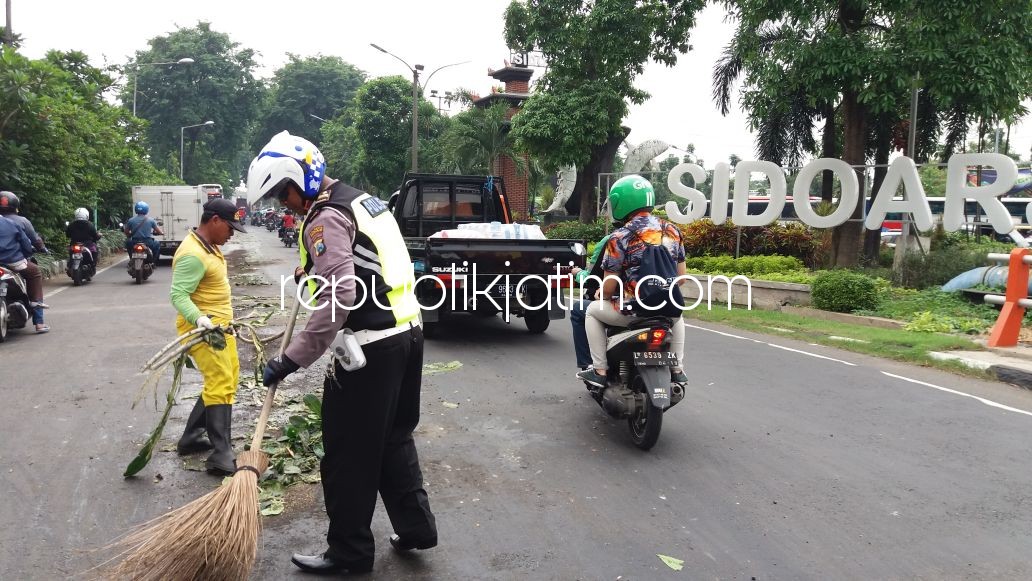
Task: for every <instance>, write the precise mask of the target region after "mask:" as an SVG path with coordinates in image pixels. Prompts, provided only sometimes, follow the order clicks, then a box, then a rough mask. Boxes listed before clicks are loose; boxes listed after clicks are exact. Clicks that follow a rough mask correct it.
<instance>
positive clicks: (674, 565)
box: [656, 553, 684, 571]
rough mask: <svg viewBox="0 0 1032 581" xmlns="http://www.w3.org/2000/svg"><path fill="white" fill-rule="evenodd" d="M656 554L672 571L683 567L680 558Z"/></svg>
mask: <svg viewBox="0 0 1032 581" xmlns="http://www.w3.org/2000/svg"><path fill="white" fill-rule="evenodd" d="M656 556H657V557H659V558H660V560H662V561H663V563H664V564H665V565H666V566H667V567H670V568H671V569H673V570H674V571H680V570H681V569H684V561H683V560H681V559H675V558H673V557H668V556H666V555H660V554H659V553H656Z"/></svg>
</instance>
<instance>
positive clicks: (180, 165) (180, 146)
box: [179, 121, 215, 180]
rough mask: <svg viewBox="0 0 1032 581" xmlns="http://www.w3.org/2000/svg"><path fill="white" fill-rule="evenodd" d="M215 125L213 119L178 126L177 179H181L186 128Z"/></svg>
mask: <svg viewBox="0 0 1032 581" xmlns="http://www.w3.org/2000/svg"><path fill="white" fill-rule="evenodd" d="M212 125H215V122H214V121H205V122H204V123H198V124H197V125H187V126H185V127H180V128H179V179H180V180H182V179H183V136H184V135H185V134H186V130H187V129H190V128H192V127H210V126H212Z"/></svg>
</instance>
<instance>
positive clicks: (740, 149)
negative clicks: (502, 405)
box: [12, 0, 1032, 166]
mask: <svg viewBox="0 0 1032 581" xmlns="http://www.w3.org/2000/svg"><path fill="white" fill-rule="evenodd" d="M13 4H14V7H13V16H12V21H13V30H14V31H15V32H16V33H18V34H21V35H22V36H23V37H24V39H25V44H24V47H23V51H24V52H25V53H26V54H27V55H29V56H31V57H40V56H42V55H43V54H44V53H45V52H46V51H47V50H49V49H63V50H70V49H75V50H81V51H83V52H85V53H87V54H88V55H89V56H90V57H91V59H92V60H93V62H94V64H96V65H102V64H105V63H110V64H120V63H124V62H125V61H126V60H127V57H129V56H130V55H132V54H133V53H134V52H135V51H136V50H140V49H144V48H146V46H147V41H148V40H149V39H151V38H154V37H155V36H161V35H165V34H167V33H169V32H171V31H173V30H175V29H176V28H177V27H192V26H194V25H195V24H196V23H197V22H198V21H199V20H205V21H208V22H211V23H212V26H213V28H214V29H215V30H218V31H220V32H224V33H227V34H229V36H230V38H232V39H233V40H234V41H236V42H238V43H239V44H240V45H242V46H245V47H250V48H253V49H255V50H257V51H258V52H259V53H260V56H259V62H260V63H261V65H262V70H261V71H260V74H261V75H263V76H271V74H272V72H273V71H274V70H275V69H276V68H278V67H279V66H281V65H282V64H283V63H284V62H285V61H286V60H287V57H286V55H287V53H293V54H296V55H301V56H309V55H315V54H324V55H335V56H339V57H341V58H343V59H344V60H346V61H348V62H350V63H352V64H354V65H355V66H357V67H359V68H360V69H362V70H364V71H366V72H367V73H368V74H369V75H371V76H381V75H393V74H405V75H408V74H409V73H408V70H407V69H406V68H405V67H404V65H402V64H401V63H399V62H398V61H396V60H394V59H393V58H391V57H390V56H388V55H385V54H383V53H381V52H378V51H377V50H375V49H373V48H372V47H370V46H369V43H376V44H378V45H380V46H382V47H384V48H386V49H387V50H389V51H391V52H392V53H394V54H396V55H398V56H399V57H401V58H402V59H404V60H406V61H408V62H409V64H417V63H418V64H422V65H424V66H425V67H426V70H425V73H429V72H431V71H433V70H434V69H436V68H437V67H439V66H442V65H447V64H450V63H455V62H461V61H467V60H468V61H470V63H469V64H464V65H461V66H456V67H449V68H446V69H444V70H442V71H440V72H438V73H437V74H436V75H434V76H433V78H432V79H430V82H429V84H428V85H427V87H426V89H427V94H429V90H430V89H437V90H438V92H439V93H444V91H447V90H453V89H456V88H459V87H462V88H467V89H470V90H472V91H474V92H479V93H480V94H485V93H487V92H489V91H490V87H491V85H492V84H493V82H494V80H493V79H491V78H489V77H488V76H487V70H488V68H501V67H502V66H503V60H504V59H507V58H508V57H509V51H508V49H507V48H506V46H505V42H504V40H503V20H502V15H503V13H504V11H505V7H506V6H507V5H508V4H509V0H431V1H419V0H404V1H403V0H373V1H363V2H355V1H354V0H338V1H337V2H332V1H330V2H323V3H311V4H307V3H295V2H270V1H268V0H252V1H250V2H227V1H223V2H218V1H212V0H206V1H200V0H177V1H176V2H141V1H139V0H136V1H128V0H95V1H93V2H84V1H82V0H33V1H29V0H13ZM731 32H732V26H731V25H730V24H728V23H726V22H724V17H723V13H722V12H721V11H720V10H719V9H718V8H716V7H713V6H710V7H708V8H707V9H706V10H705V11H704V12H703V13H702V14H701V15H700V16H699V19H698V23H697V27H696V30H695V31H694V33H693V37H692V44H693V46H694V50H693V51H692V52H690V53H688V54H687V55H685V56H683V57H682V58H681V59H680V62H679V63H678V65H677V66H676V67H673V68H667V67H664V66H661V65H655V64H653V65H650V66H648V67H647V68H646V70H645V74H644V75H643V76H642V77H641V78H640V79H639V82H638V86H639V87H640V88H643V89H645V90H646V91H648V92H649V93H650V94H651V95H652V98H651V99H650V100H649V101H647V102H646V103H645V104H643V105H640V106H633V107H632V108H631V113H630V116H629V118H628V119H627V120H625V125H627V126H629V127H631V130H632V132H631V135H630V136H629V138H628V140H629V141H630V142H633V143H641V142H642V141H645V140H648V139H661V140H663V141H666V142H667V143H670V144H672V145H675V146H678V147H684V146H686V145H687V144H689V143H692V144H694V145H695V147H696V153H697V154H698V155H699V156H700V157H702V158H703V159H704V160H705V161H706V165H707V166H712V164H713V163H716V162H717V161H722V160H726V159H727V157H728V156H729V155H730V154H732V153H734V154H737V155H739V156H740V157H743V158H746V159H749V158H751V157H753V155H752V154H753V137H752V134H751V133H750V132H749V130H748V127H747V123H746V120H745V116H744V115H743V114H742V113H741V112H739V111H737V110H735V111H733V112H732V113H731V114H730V115H728V116H727V117H721V116H720V114H719V113H718V112H717V110H716V107H715V106H714V105H713V103H712V101H711V100H710V71H711V70H712V67H713V64H714V62H715V61H716V59H717V57H718V56H719V53H720V50H721V49H722V48H723V46H724V45H725V44H726V43H727V41H728V39H729V38H730V35H731ZM184 56H189V55H184ZM423 78H424V80H425V79H426V77H425V76H424V77H423ZM1030 105H1032V104H1030ZM1011 142H1012V147H1013V148H1014V149H1016V150H1017V151H1018V152H1020V153H1021V154H1022V156H1023V157H1028V155H1029V148H1030V146H1032V120H1029V119H1028V118H1026V120H1025V123H1023V124H1022V125H1020V126H1018V127H1015V128H1013V129H1012V131H1011Z"/></svg>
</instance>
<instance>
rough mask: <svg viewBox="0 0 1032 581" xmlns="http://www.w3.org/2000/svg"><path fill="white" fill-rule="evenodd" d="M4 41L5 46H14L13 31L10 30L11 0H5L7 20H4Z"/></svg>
mask: <svg viewBox="0 0 1032 581" xmlns="http://www.w3.org/2000/svg"><path fill="white" fill-rule="evenodd" d="M4 22H5V23H6V24H5V25H4V36H5V37H6V38H4V43H5V44H6V45H7V46H12V47H13V46H14V31H13V30H11V0H7V20H5V21H4Z"/></svg>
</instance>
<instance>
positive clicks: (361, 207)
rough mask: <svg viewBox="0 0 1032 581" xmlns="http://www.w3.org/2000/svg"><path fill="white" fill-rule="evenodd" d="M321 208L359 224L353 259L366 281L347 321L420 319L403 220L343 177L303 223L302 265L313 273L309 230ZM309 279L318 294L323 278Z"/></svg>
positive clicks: (360, 325)
mask: <svg viewBox="0 0 1032 581" xmlns="http://www.w3.org/2000/svg"><path fill="white" fill-rule="evenodd" d="M319 212H340V213H342V214H343V215H344V216H346V217H347V218H349V219H350V220H351V221H352V222H354V224H355V242H354V244H353V245H352V247H351V248H352V260H353V261H354V265H355V277H356V278H358V279H359V280H361V281H362V282H363V283H364V287H365V288H364V289H363V285H361V284H356V288H355V293H356V295H355V299H356V301H359V302H360V303H361V305H360V306H359V307H358V308H357V309H355V310H353V311H351V312H350V313H349V314H348V317H347V321H345V323H344V325H343V327H345V328H348V329H352V330H355V331H359V330H362V329H389V328H391V327H396V326H398V325H404V324H406V323H409V322H410V321H414V320H416V319H417V318H418V317H419V303H418V302H417V300H416V295H415V282H416V280H415V275H414V273H413V270H412V261H411V260H410V259H409V253H408V248H406V247H405V239H404V238H403V237H402V236H401V230H399V229H398V223H397V221H395V219H394V216H393V215H392V214H391V213H390V212H389V211H388V208H387V205H386V204H384V203H383V201H382V200H380V199H379V198H377V197H374V196H371V195H369V194H367V193H365V192H363V191H361V190H357V189H355V188H353V187H351V186H348V185H346V184H343V183H341V182H337V183H335V184H333V185H332V186H330V188H329V189H327V190H325V191H323V192H322V193H321V194H320V195H319V197H318V198H316V200H315V204H314V205H313V206H312V208H311V209H310V210H309V211H308V215H307V216H305V219H304V221H303V222H302V223H301V244H299V245H298V251H299V252H300V254H301V266H302V267H303V268H304V270H305V272H306V273H307V274H313V273H312V267H313V266H314V265H315V263H314V261H313V260H312V258H311V256H310V255H309V249H308V244H309V238H310V237H309V236H308V235H307V233H308V229H309V227H310V225H311V223H312V219H313V218H314V217H315V216H316V215H317V214H319ZM314 274H316V275H318V274H320V273H318V272H316V273H314ZM331 282H332V281H331ZM308 285H309V287H308V288H309V292H310V296H313V297H314V296H316V294H317V292H318V290H319V289H318V288H317V287H318V282H317V281H316V280H313V279H309V280H308Z"/></svg>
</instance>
